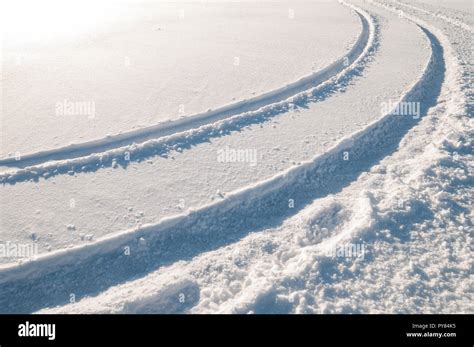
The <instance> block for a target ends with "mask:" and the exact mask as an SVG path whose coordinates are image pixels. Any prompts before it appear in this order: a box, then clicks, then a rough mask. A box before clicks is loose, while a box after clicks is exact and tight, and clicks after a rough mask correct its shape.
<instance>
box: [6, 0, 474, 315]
mask: <svg viewBox="0 0 474 347" xmlns="http://www.w3.org/2000/svg"><path fill="white" fill-rule="evenodd" d="M329 4H330V5H328V3H326V2H324V3H323V4H321V3H320V2H316V3H314V4H312V5H311V6H310V7H311V8H312V6H315V7H314V11H315V13H316V12H317V13H319V15H320V16H321V18H323V17H324V11H329V12H330V13H331V15H334V16H341V17H340V20H341V22H343V23H345V25H350V26H352V28H358V31H357V33H356V35H352V34H351V35H350V37H349V38H347V37H346V41H345V40H344V39H340V38H337V39H335V38H334V39H333V41H334V42H332V43H333V44H336V43H337V44H339V46H338V49H339V50H340V51H338V50H337V49H336V48H335V50H334V52H337V53H342V56H339V57H337V54H335V55H329V56H326V58H327V60H325V61H324V62H325V63H324V64H322V65H321V66H319V67H318V69H319V70H322V69H324V67H325V66H326V67H327V66H329V65H330V63H333V62H336V65H331V66H332V67H331V69H328V70H327V71H328V73H327V74H324V75H322V77H324V78H321V79H317V80H314V79H313V80H312V81H311V83H312V84H311V83H310V84H308V85H306V84H304V85H301V86H299V87H298V88H296V89H291V88H288V87H283V88H284V90H285V92H287V91H290V90H292V91H294V92H295V95H293V96H289V97H287V98H282V99H278V100H274V99H272V98H267V97H264V98H263V99H262V100H263V102H268V104H266V105H264V106H263V107H261V108H256V109H244V112H243V113H236V114H230V115H227V114H222V116H219V119H218V120H216V121H215V122H214V121H206V122H204V123H203V124H199V127H197V128H193V127H192V126H190V124H191V123H190V121H187V122H188V123H186V124H187V125H186V128H185V129H182V131H178V132H175V133H171V134H168V135H163V136H161V135H160V136H158V135H157V133H155V136H156V138H153V136H152V137H150V138H148V139H143V140H144V141H143V142H141V143H134V144H127V143H125V144H123V146H122V143H119V142H114V143H113V144H111V143H109V144H107V145H106V144H105V143H99V144H98V146H97V149H98V150H99V152H98V153H92V154H87V155H84V156H81V155H80V154H78V153H75V154H74V155H72V154H70V153H64V156H65V157H64V158H61V159H58V158H55V159H58V160H49V159H51V158H48V157H44V158H41V157H40V156H39V155H36V157H35V155H33V156H32V158H33V161H32V162H30V163H28V162H26V161H25V163H24V164H23V163H21V160H20V161H19V163H18V166H15V165H14V164H8V167H7V168H6V169H5V170H4V172H3V173H2V174H1V175H0V179H1V182H2V183H3V186H2V187H1V189H2V195H1V199H2V200H1V207H2V210H1V214H0V217H1V230H0V241H3V242H5V241H11V242H14V243H18V244H26V243H34V244H35V245H37V246H38V250H39V254H38V255H37V256H36V257H35V258H34V259H26V260H24V259H23V260H21V261H12V259H11V258H0V260H1V261H2V263H3V264H4V265H3V267H1V268H0V311H1V312H42V313H472V312H474V305H473V288H474V285H473V284H474V283H473V257H472V233H473V231H474V228H473V217H474V213H473V211H474V210H473V206H472V204H473V201H474V199H473V197H474V188H473V167H474V157H473V148H474V146H473V142H474V136H473V135H474V127H473V120H472V103H471V102H470V100H472V84H471V81H470V78H471V77H470V76H472V71H471V68H472V65H471V64H472V59H471V56H470V54H471V50H470V44H471V43H470V42H471V36H472V30H473V29H472V20H471V19H472V8H471V9H469V6H467V5H465V3H463V5H462V6H458V5H456V6H443V7H439V6H438V5H437V3H436V2H434V3H430V4H428V3H425V2H420V1H403V3H399V2H394V1H384V0H377V1H369V2H367V1H351V2H350V3H345V2H343V3H341V4H338V3H335V2H329ZM274 5H275V4H273V3H267V4H266V5H263V3H259V5H258V6H262V8H263V7H265V6H269V7H270V8H272V11H273V9H275V8H280V9H281V8H286V11H287V10H288V4H283V5H282V4H281V3H278V5H275V6H277V7H273V6H274ZM280 5H281V6H282V7H278V6H280ZM216 6H217V5H216ZM219 6H222V11H226V10H224V9H223V8H227V7H226V6H225V4H219ZM229 6H231V7H232V6H235V4H232V5H229ZM242 6H244V5H242ZM318 6H322V7H318ZM244 8H245V6H244ZM295 8H296V5H295ZM227 9H228V8H227ZM270 12H271V11H270ZM297 13H298V11H296V12H295V18H294V19H293V20H294V21H295V22H296V21H297V20H298V17H297ZM285 14H286V15H287V14H288V12H285ZM260 15H262V14H261V13H260ZM346 21H347V22H346ZM224 22H226V21H224ZM303 22H304V24H305V25H308V26H309V27H311V25H312V23H311V21H310V20H308V22H306V21H303ZM226 23H227V22H226ZM356 23H357V24H356ZM267 24H268V23H267ZM313 24H314V23H313ZM318 25H319V24H318ZM249 29H251V28H249ZM267 29H269V30H271V28H267ZM325 29H326V30H331V29H330V27H327V26H326V27H325ZM242 30H243V29H242ZM243 31H245V30H243ZM296 32H297V31H295V34H296ZM247 34H248V33H247ZM247 34H246V35H247ZM334 34H336V33H334ZM262 35H265V34H262ZM321 35H323V34H321ZM324 35H329V34H328V33H326V34H324ZM341 36H343V35H341ZM333 37H334V36H333ZM276 41H277V42H280V41H278V40H277V39H276ZM349 42H350V43H352V45H351V46H348V43H349ZM219 44H221V42H219ZM222 44H224V43H222ZM227 44H229V42H226V43H225V44H224V45H227ZM301 44H302V43H301V42H300V43H299V44H296V46H298V47H299V49H300V50H301V51H305V49H302V47H301ZM231 46H232V45H230V44H229V47H231ZM216 49H217V48H216ZM229 49H230V48H229ZM347 52H353V53H354V54H353V55H352V56H349V57H348V58H350V59H348V61H347V63H346V64H345V65H347V66H340V65H338V64H337V62H339V63H341V62H344V53H345V54H347ZM307 53H308V52H305V53H302V54H303V55H304V54H307ZM261 54H262V56H264V55H265V53H263V51H262V53H261ZM275 54H277V53H275ZM285 54H287V58H288V57H292V58H290V60H291V59H293V60H294V56H293V53H292V52H291V50H289V51H287V52H286V53H285V52H282V55H283V56H285ZM294 54H295V56H298V57H299V55H298V54H299V53H298V54H296V53H294ZM277 55H278V54H277ZM323 56H324V54H323ZM341 58H342V60H341ZM267 59H268V57H267ZM275 59H276V58H275ZM278 59H280V58H278ZM281 59H284V58H281ZM321 59H324V58H321ZM335 59H336V60H335ZM337 59H340V60H337ZM302 60H304V58H302ZM321 61H323V60H321ZM278 64H280V63H278ZM278 64H277V65H278ZM262 65H265V66H266V63H263V64H262ZM259 66H260V65H259ZM279 66H280V68H279V69H278V70H280V69H281V70H288V69H286V67H281V65H279ZM295 66H296V64H295ZM217 69H218V68H217ZM258 69H260V67H259V68H258ZM298 69H300V70H299V71H303V72H305V70H304V69H301V66H299V67H297V68H295V70H294V71H293V72H291V71H290V72H288V71H287V72H288V73H289V74H288V75H286V76H290V75H291V76H299V77H301V76H304V75H305V73H302V74H299V75H298V74H297V72H296V71H297V70H298ZM211 70H213V69H211ZM279 72H280V71H279ZM212 73H214V72H212ZM209 78H215V76H214V77H209ZM265 78H266V77H265ZM195 81H200V79H199V78H198V77H197V79H196V80H195ZM269 81H271V78H270V79H269V80H267V81H261V82H262V83H267V82H269ZM286 81H287V82H288V77H286ZM274 82H275V84H274V85H273V86H272V87H271V88H268V89H267V90H274V89H277V88H278V83H279V82H278V81H276V80H274ZM189 83H193V82H189ZM241 83H242V84H240V87H241V88H242V90H245V92H248V91H249V90H248V87H249V86H253V84H251V83H248V84H247V83H246V82H245V81H243V80H242V81H241ZM280 84H281V83H280ZM4 87H5V86H4ZM303 87H305V88H303ZM227 88H229V87H228V86H226V87H225V88H224V89H222V94H223V95H224V94H226V93H227V92H229V90H228V89H227ZM4 89H5V88H4ZM183 90H184V89H183ZM201 92H202V91H200V93H201ZM12 94H13V93H12ZM227 95H229V94H227ZM285 96H286V94H285ZM203 100H206V99H201V102H202V103H201V102H198V103H197V104H196V105H199V106H202V105H203V104H205V103H204V101H203ZM215 100H217V99H215ZM388 101H390V106H389V107H388V108H387V107H385V105H386V104H387V102H388ZM397 103H398V105H402V104H406V103H411V104H417V103H418V105H419V114H418V115H417V116H416V117H414V115H413V114H409V115H396V114H394V112H393V111H394V109H393V107H395V105H397ZM206 105H207V104H206ZM247 106H248V105H247ZM196 110H197V109H196ZM197 111H199V110H197ZM418 116H419V117H418ZM7 121H8V119H7ZM110 121H111V120H110V119H109V122H110ZM120 123H121V122H120V121H118V122H117V124H119V126H124V125H125V126H126V127H125V129H127V130H131V129H132V127H131V126H130V124H126V123H122V124H120ZM152 124H153V122H150V123H148V124H147V125H152ZM2 126H3V125H2ZM127 127H128V128H127ZM63 145H65V143H61V144H59V143H58V144H57V145H56V147H58V148H60V147H62V146H63ZM54 147H55V146H52V147H51V148H52V149H54ZM31 148H32V149H33V152H34V151H38V150H49V149H51V148H34V147H31ZM232 150H241V151H243V152H241V153H244V154H245V155H246V156H244V157H242V158H243V159H244V160H241V161H239V160H231V159H232V153H233V154H235V152H232ZM229 151H230V152H229ZM57 153H61V151H58V152H57ZM222 153H224V155H223V154H222ZM226 153H227V154H226ZM229 153H230V154H229ZM55 155H56V154H55ZM127 155H130V158H129V159H124V156H127ZM222 155H223V156H222ZM229 155H230V156H229ZM219 158H220V159H219ZM222 158H224V159H225V160H221V159H222ZM234 159H235V157H234ZM30 164H31V166H29V165H30ZM341 250H342V251H341ZM344 250H345V252H343V251H344ZM71 297H73V298H74V300H72V301H71Z"/></svg>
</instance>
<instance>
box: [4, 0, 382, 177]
mask: <svg viewBox="0 0 474 347" xmlns="http://www.w3.org/2000/svg"><path fill="white" fill-rule="evenodd" d="M341 4H343V5H345V6H347V7H349V8H351V9H352V10H354V12H355V13H356V15H357V16H358V17H359V19H360V21H361V24H362V31H361V33H360V35H359V37H358V39H357V41H356V43H355V44H354V46H353V47H352V48H351V50H350V51H349V52H348V53H347V54H346V55H345V56H343V57H341V58H339V59H338V60H336V61H335V62H333V63H332V64H331V65H329V66H327V67H326V68H324V69H322V70H320V71H318V72H315V73H313V74H311V75H309V76H306V77H303V78H301V79H299V80H298V81H295V82H292V83H289V84H287V85H285V86H283V87H281V88H278V89H276V90H273V91H270V92H267V93H264V94H261V95H259V96H256V97H254V98H250V99H246V100H242V101H239V102H236V103H233V104H230V105H226V106H223V107H219V108H217V109H215V110H210V111H208V112H202V113H199V114H195V115H192V116H189V117H185V118H182V119H178V120H174V121H170V122H165V123H160V124H157V125H154V126H150V127H146V128H142V129H138V130H133V131H129V132H126V133H122V134H117V135H113V136H109V137H105V138H102V139H97V140H93V141H88V142H84V143H80V144H73V145H69V146H65V147H60V148H55V149H51V150H45V151H39V152H35V153H28V154H21V155H20V156H19V157H17V158H15V157H9V158H0V166H7V167H15V168H26V167H31V166H37V165H39V164H42V163H46V162H49V161H59V160H70V159H74V158H81V157H87V156H90V157H89V161H90V160H91V159H93V158H96V157H97V155H94V154H95V153H103V152H107V151H110V150H113V149H117V148H121V147H125V146H134V145H135V144H137V143H143V142H145V141H147V140H150V139H157V138H163V137H166V136H171V135H173V134H177V133H183V132H186V131H188V130H191V129H197V128H199V127H202V126H205V125H209V124H211V123H215V122H217V121H221V120H224V119H229V118H231V117H233V116H236V115H239V114H244V113H245V114H247V116H248V117H253V118H257V116H258V114H259V113H260V112H258V110H260V109H262V108H266V111H269V110H268V107H270V108H272V109H273V111H275V110H277V109H281V108H282V107H283V108H284V107H285V106H286V107H287V106H288V104H289V103H290V101H289V99H292V98H297V97H298V96H301V94H307V93H309V92H310V91H311V90H312V89H314V88H315V87H316V86H319V85H322V84H323V83H325V82H327V81H329V80H330V79H331V78H333V77H334V76H336V75H338V74H340V73H342V72H345V73H348V72H349V71H350V70H351V69H352V68H353V66H354V62H356V61H358V60H360V59H361V57H362V56H363V55H364V54H366V53H367V50H368V48H369V47H370V45H371V42H370V41H371V35H372V34H373V30H372V29H373V28H371V27H370V19H369V18H368V16H367V14H366V13H364V11H361V10H358V9H355V8H354V7H353V6H352V5H350V4H347V3H346V2H344V1H341ZM255 111H257V112H255ZM252 112H254V113H252ZM119 152H121V153H122V154H123V152H125V150H122V151H119ZM82 161H86V162H87V161H88V160H87V159H83V160H82ZM32 170H33V171H34V170H35V169H32ZM2 176H3V175H2ZM0 182H2V179H1V178H0Z"/></svg>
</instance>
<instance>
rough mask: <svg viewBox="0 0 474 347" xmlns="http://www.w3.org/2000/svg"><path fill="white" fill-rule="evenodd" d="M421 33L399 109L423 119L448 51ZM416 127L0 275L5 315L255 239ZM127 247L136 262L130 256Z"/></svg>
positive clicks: (394, 124) (361, 135)
mask: <svg viewBox="0 0 474 347" xmlns="http://www.w3.org/2000/svg"><path fill="white" fill-rule="evenodd" d="M420 30H421V31H422V32H423V33H424V34H425V35H426V37H427V39H428V40H429V41H430V42H431V48H432V52H431V57H430V60H429V62H428V64H427V66H426V67H425V70H424V72H423V76H422V78H421V79H420V80H419V81H417V82H416V83H414V84H413V85H412V87H411V88H410V89H409V90H408V91H407V92H406V93H405V94H404V95H403V97H402V98H401V99H400V100H399V102H406V101H422V107H421V110H420V111H421V112H420V113H421V115H425V114H426V113H427V111H428V109H429V108H430V107H431V106H433V105H435V104H436V101H437V97H438V95H439V93H440V90H441V85H442V83H443V80H444V71H445V63H444V57H443V47H442V46H441V44H440V42H439V41H438V39H437V38H436V36H434V35H433V34H432V33H431V32H430V31H428V30H427V29H426V28H423V27H421V26H420ZM427 91H429V92H427ZM416 123H417V120H414V119H413V118H411V117H403V116H394V115H391V114H390V113H389V114H387V115H385V116H384V117H382V118H381V119H379V120H377V121H375V122H373V123H372V124H370V125H369V126H368V127H366V128H365V129H363V130H361V131H359V132H357V133H355V134H354V135H353V136H352V137H350V138H347V139H345V140H343V141H341V142H340V143H339V144H337V145H336V146H334V147H333V148H331V149H330V150H329V151H328V152H326V153H324V154H323V155H320V156H317V157H315V158H313V160H311V161H308V162H305V163H303V164H301V165H300V166H296V167H292V168H290V169H288V170H286V171H285V172H283V173H280V174H278V175H276V176H274V177H273V178H271V179H269V180H266V181H263V182H261V183H259V184H257V185H255V186H251V187H247V188H244V189H242V190H239V191H236V192H234V193H231V194H229V195H227V197H226V198H225V199H223V200H221V201H217V202H214V203H212V204H209V205H207V206H203V207H202V208H199V209H197V210H192V211H190V212H189V213H187V214H183V215H179V216H175V217H171V218H167V219H164V220H163V221H161V222H159V223H157V224H153V225H147V226H143V227H141V228H138V229H134V230H128V231H124V232H121V233H116V234H114V235H110V236H109V237H107V238H104V239H102V240H99V241H97V242H96V243H93V244H88V245H84V246H79V247H76V248H73V249H68V250H61V251H57V252H54V253H51V254H47V255H44V256H41V257H39V258H38V259H36V260H35V261H30V262H27V263H24V264H23V265H20V266H10V267H4V268H1V269H0V311H1V312H4V313H7V312H9V313H10V312H32V311H36V310H38V309H41V308H44V307H51V306H55V305H62V304H65V303H67V302H68V300H69V295H70V294H71V293H74V294H75V295H76V298H78V299H79V298H81V297H84V296H88V295H89V296H90V295H95V294H98V293H100V292H101V291H103V290H104V289H106V288H108V287H110V286H113V285H116V284H118V283H122V282H124V281H127V280H131V279H133V278H137V277H140V276H143V275H145V274H147V273H149V272H150V271H152V270H154V269H156V268H157V267H160V266H163V265H166V264H171V263H174V262H176V261H178V260H183V259H190V258H192V257H193V256H195V255H197V254H200V253H202V252H206V251H209V250H212V249H217V248H219V247H222V246H225V245H226V244H229V243H231V242H233V241H235V240H237V239H240V238H241V237H243V236H245V235H246V234H248V233H250V232H257V231H259V230H262V229H265V228H268V227H271V226H275V225H278V224H279V223H280V222H281V221H282V220H284V219H285V218H287V217H288V216H290V215H293V214H294V213H296V212H298V211H299V210H301V209H302V208H303V207H304V206H305V205H306V204H307V203H309V202H311V201H312V200H314V199H315V198H318V197H322V196H326V195H328V194H331V193H335V192H338V191H340V190H341V189H342V188H343V187H345V186H347V185H348V184H349V183H350V182H352V181H354V180H356V179H357V177H358V176H359V175H360V174H361V173H362V172H364V171H367V170H369V169H370V167H372V166H373V165H374V164H376V163H377V162H379V161H380V160H381V159H382V158H384V157H386V156H387V155H389V154H390V153H392V152H394V151H395V150H396V149H397V147H398V144H399V142H400V140H401V139H402V138H403V136H404V135H405V134H406V132H407V131H408V129H410V128H411V127H413V126H414V125H415V124H416ZM345 151H350V153H351V157H352V159H353V160H351V163H355V164H356V165H355V166H350V165H349V164H348V163H347V162H346V161H343V160H342V153H343V152H345ZM288 199H294V201H295V202H296V204H295V208H294V209H288ZM126 247H128V249H129V250H130V255H126V254H125V252H124V248H126ZM57 283H60V285H59V286H58V285H57Z"/></svg>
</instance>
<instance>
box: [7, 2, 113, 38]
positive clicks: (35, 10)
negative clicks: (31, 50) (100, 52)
mask: <svg viewBox="0 0 474 347" xmlns="http://www.w3.org/2000/svg"><path fill="white" fill-rule="evenodd" d="M113 5H114V3H113V1H112V0H82V1H79V0H44V1H39V0H6V1H4V2H3V3H2V6H1V8H2V10H1V11H0V12H2V15H1V17H2V18H1V22H2V26H3V28H2V31H3V34H4V35H3V41H4V43H7V44H16V45H23V44H29V43H40V44H41V43H46V42H49V41H50V40H56V39H59V38H63V39H64V38H66V39H70V38H74V37H76V36H78V35H81V34H88V33H93V32H94V31H95V30H96V29H97V26H98V25H103V24H104V23H106V22H107V21H110V20H113V19H114V17H117V16H119V15H120V10H119V7H118V6H113Z"/></svg>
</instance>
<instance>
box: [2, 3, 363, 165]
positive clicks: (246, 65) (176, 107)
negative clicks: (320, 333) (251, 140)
mask: <svg viewBox="0 0 474 347" xmlns="http://www.w3.org/2000/svg"><path fill="white" fill-rule="evenodd" d="M31 2H32V3H34V2H35V1H31ZM72 2H73V4H74V5H75V6H74V7H72V8H69V7H66V6H64V5H62V4H61V2H58V1H53V2H52V4H51V1H47V2H46V3H45V5H44V8H42V9H41V8H38V9H37V10H38V11H39V13H40V14H41V15H43V16H44V17H46V20H48V19H51V21H52V22H53V23H54V24H51V26H53V27H52V28H49V31H48V32H45V33H41V31H40V33H37V35H38V38H37V40H34V41H33V42H28V40H27V42H26V44H25V42H24V41H25V36H27V33H28V28H29V31H30V32H33V33H32V35H31V36H32V37H36V35H35V31H36V30H35V27H28V26H27V23H24V22H26V21H28V20H32V19H31V18H30V16H27V17H26V18H25V17H24V13H23V11H22V10H21V9H22V2H19V3H18V4H17V3H16V2H15V1H13V0H11V1H9V2H8V1H7V3H6V4H5V7H6V9H7V10H9V9H12V12H13V14H15V13H17V12H14V11H18V12H20V13H21V16H20V15H18V16H16V17H14V18H20V19H19V22H15V21H11V20H8V21H7V22H6V23H4V25H5V28H6V34H5V38H4V40H3V47H4V49H3V87H4V88H3V93H4V95H3V107H4V118H5V120H4V125H3V136H2V137H3V139H2V146H1V152H0V157H1V158H4V157H7V156H15V154H16V153H17V152H18V153H20V155H23V154H28V153H31V152H38V151H43V150H48V149H53V148H57V147H64V146H67V145H70V144H74V143H78V142H81V143H82V142H86V141H90V140H97V139H102V138H104V137H106V136H107V135H116V134H120V133H122V132H128V131H130V130H134V129H140V128H144V127H147V126H150V125H156V124H157V123H160V122H163V121H166V120H171V119H178V118H179V117H183V116H190V115H193V114H196V113H200V112H205V111H206V110H208V109H215V108H216V107H219V106H225V105H228V104H230V103H232V100H233V99H234V100H237V101H240V100H245V99H248V98H250V97H252V96H253V95H254V94H255V93H256V94H262V93H264V92H268V91H271V90H274V89H276V88H279V87H281V86H282V85H285V84H286V83H289V82H293V81H296V80H298V79H300V78H302V77H304V76H307V75H309V74H310V73H311V72H312V71H313V70H314V71H318V70H321V69H322V68H323V67H325V66H327V65H329V64H330V63H331V62H333V61H334V60H336V59H338V58H340V57H341V56H343V55H344V54H345V52H346V50H347V47H351V46H352V44H353V43H354V41H355V40H356V38H357V34H358V31H359V25H360V24H359V21H358V20H357V18H356V17H354V16H350V15H348V14H349V11H348V9H346V8H341V6H339V4H338V3H337V2H329V3H324V4H311V3H303V2H301V3H300V2H297V3H291V4H286V3H272V4H271V5H268V4H267V5H266V4H264V3H263V4H262V3H259V2H251V3H228V4H222V3H213V2H204V3H203V2H194V3H173V2H143V3H130V2H126V3H125V4H120V3H118V4H116V3H114V2H104V1H101V2H99V3H100V4H99V5H96V2H94V1H86V2H85V4H82V3H83V2H81V1H78V0H73V1H72ZM27 4H28V5H30V4H29V2H27ZM48 4H49V5H48ZM25 5H26V4H23V6H25ZM37 7H38V6H35V7H34V8H37ZM76 7H77V8H80V9H81V10H80V11H79V12H78V11H77V8H76ZM74 10H76V11H74ZM290 10H292V11H293V13H294V16H295V18H294V19H292V18H290V15H289V11H290ZM107 13H111V14H112V15H113V16H112V18H116V19H115V20H114V21H113V20H111V19H108V16H107ZM48 16H49V17H51V16H54V18H49V17H48ZM71 17H74V18H71ZM77 17H79V18H80V17H85V18H87V22H89V21H90V22H91V23H88V24H89V25H86V24H85V23H79V24H81V25H78V27H79V28H80V30H79V29H77V30H78V31H79V32H72V33H69V34H68V35H67V36H66V34H63V35H61V36H60V37H59V38H56V37H54V36H53V35H52V34H51V33H50V31H53V29H54V25H57V26H58V27H60V28H61V31H63V29H62V28H63V27H64V26H65V25H63V26H61V25H62V24H64V23H63V22H68V20H70V21H71V23H72V24H68V25H67V27H68V28H71V27H73V26H74V25H76V24H77V22H78V21H79V20H78V19H76V18H77ZM58 18H59V20H58ZM37 22H38V20H36V21H34V22H33V23H36V24H37V25H38V26H40V27H43V26H44V24H43V23H42V22H41V23H37ZM79 22H80V21H79ZM99 23H100V24H99ZM25 26H26V27H25ZM157 26H159V28H160V30H158V31H157V30H155V29H156V27H157ZM46 29H47V27H46V28H44V30H45V31H46ZM63 36H66V37H63ZM18 37H20V38H23V40H21V41H20V42H18V41H19V39H18ZM295 56H298V59H294V57H295ZM236 59H237V61H236ZM45 81H47V87H45V83H44V82H45ZM248 86H251V88H248ZM32 105H34V107H33V106H32ZM32 118H34V119H35V121H34V122H31V121H29V120H30V119H32Z"/></svg>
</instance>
